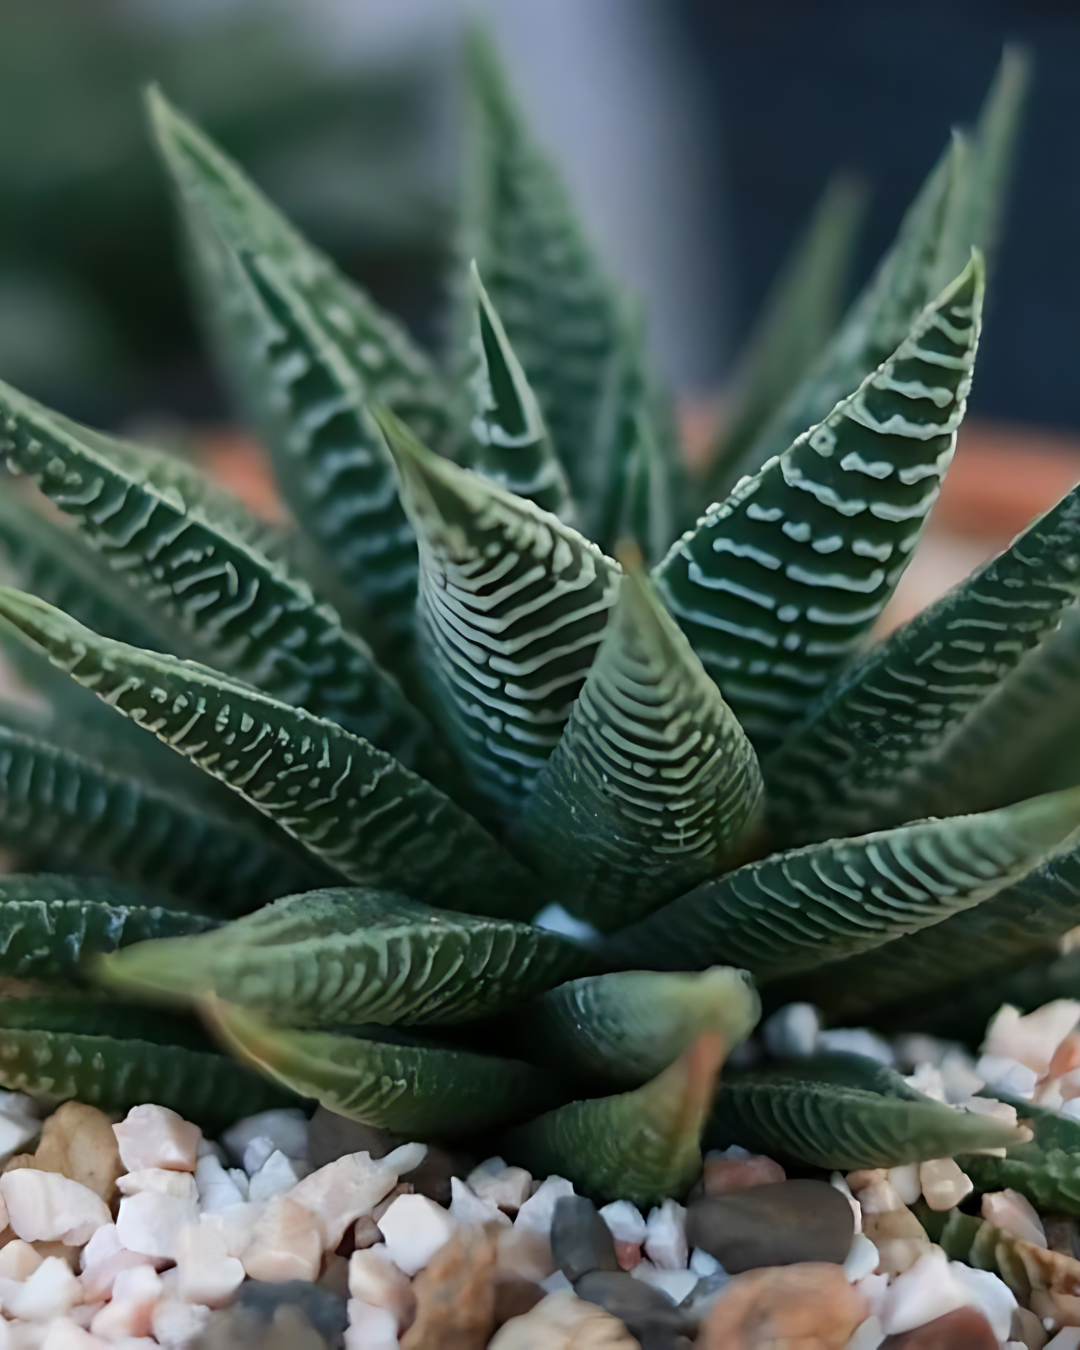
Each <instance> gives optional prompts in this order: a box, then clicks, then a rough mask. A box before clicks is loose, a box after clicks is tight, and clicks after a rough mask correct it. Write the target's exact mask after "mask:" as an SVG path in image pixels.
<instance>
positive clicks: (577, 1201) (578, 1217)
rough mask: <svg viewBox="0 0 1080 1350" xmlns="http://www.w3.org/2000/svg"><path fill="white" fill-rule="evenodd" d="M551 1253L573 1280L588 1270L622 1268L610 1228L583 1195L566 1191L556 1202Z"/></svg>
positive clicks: (569, 1278)
mask: <svg viewBox="0 0 1080 1350" xmlns="http://www.w3.org/2000/svg"><path fill="white" fill-rule="evenodd" d="M551 1254H552V1256H553V1257H554V1259H555V1264H556V1265H557V1266H558V1267H559V1269H560V1270H561V1271H562V1273H563V1274H564V1275H565V1276H566V1278H567V1279H568V1280H569V1281H570V1282H571V1284H572V1283H573V1282H574V1281H575V1280H578V1279H580V1278H581V1276H582V1275H584V1274H585V1273H586V1272H587V1271H590V1270H618V1268H619V1262H618V1258H617V1256H616V1254H615V1242H614V1240H613V1238H612V1236H611V1232H610V1230H609V1228H608V1226H607V1224H606V1223H605V1222H604V1221H603V1219H602V1218H601V1217H600V1215H599V1214H598V1213H597V1211H596V1206H595V1205H594V1204H593V1202H592V1201H591V1200H586V1198H585V1197H584V1196H583V1195H563V1196H560V1197H559V1199H558V1200H557V1201H556V1202H555V1210H554V1214H553V1217H552V1221H551Z"/></svg>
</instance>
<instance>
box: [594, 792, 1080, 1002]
mask: <svg viewBox="0 0 1080 1350" xmlns="http://www.w3.org/2000/svg"><path fill="white" fill-rule="evenodd" d="M1078 826H1080V788H1072V789H1069V790H1067V791H1065V792H1061V793H1053V794H1051V795H1050V796H1047V797H1037V798H1035V799H1034V800H1033V801H1029V802H1023V803H1021V804H1020V805H1018V806H1011V807H1007V808H1006V809H1004V810H1002V811H991V812H987V813H986V814H984V815H974V816H957V817H953V818H951V819H948V820H929V821H921V822H918V823H917V824H914V825H905V826H902V827H900V828H899V829H894V830H883V831H881V832H880V833H877V834H871V835H867V836H865V837H863V838H858V839H830V840H828V841H826V842H823V843H820V844H811V845H810V846H809V847H807V848H802V849H796V850H792V851H791V852H788V853H778V854H775V855H774V856H773V857H771V858H766V859H765V860H764V861H763V862H755V863H750V864H749V865H748V866H746V867H742V868H740V869H739V870H738V871H735V872H732V873H730V874H729V875H728V876H726V877H721V878H719V879H717V880H714V881H707V882H705V883H704V884H703V885H701V886H699V887H697V889H696V890H693V891H691V892H690V893H689V895H684V896H681V897H680V898H679V899H678V900H673V901H672V902H671V903H670V904H669V905H665V906H664V907H663V909H660V910H658V911H657V912H656V913H655V914H653V915H652V916H651V917H650V918H648V919H645V920H644V921H642V922H641V923H638V924H635V925H634V926H633V927H632V928H628V929H626V930H625V931H624V932H621V933H618V934H616V935H615V936H614V937H612V938H611V939H609V941H608V943H607V946H606V949H605V952H606V955H608V956H609V958H610V959H611V960H613V961H618V962H619V964H621V965H633V964H636V963H638V962H642V963H647V964H648V965H650V966H652V967H653V968H655V969H664V970H679V969H687V968H689V969H700V968H702V967H704V966H707V965H709V964H711V963H713V962H716V961H733V962H737V963H738V964H739V965H741V966H745V967H746V968H747V969H748V970H749V971H751V972H752V973H753V974H754V975H755V976H756V977H757V978H759V979H776V978H779V977H781V976H786V975H791V974H794V973H796V972H798V971H803V970H812V969H815V968H816V967H817V966H819V965H821V964H822V963H823V962H828V961H837V960H840V959H842V958H843V957H846V956H853V955H855V954H857V953H860V952H865V951H867V950H869V949H871V948H874V947H879V946H881V944H883V943H889V944H892V943H893V942H894V941H895V940H896V939H902V938H904V937H905V936H906V935H907V934H909V933H913V932H916V931H917V930H919V929H926V928H928V927H929V928H930V934H929V938H928V941H929V942H930V943H931V944H932V943H933V942H934V941H935V938H934V935H935V934H937V933H938V932H940V929H939V928H938V927H936V926H934V925H939V924H940V923H941V921H942V920H943V919H946V918H948V917H949V915H951V914H954V913H956V911H958V910H965V909H968V908H970V907H971V906H973V905H979V904H980V903H983V902H986V901H988V900H989V897H991V896H993V895H995V894H996V893H997V892H998V891H1000V890H1001V889H1002V888H1003V887H1005V886H1008V885H1009V883H1010V882H1013V881H1015V880H1017V879H1018V878H1019V877H1022V876H1024V875H1025V874H1026V873H1027V872H1029V871H1030V870H1031V869H1032V868H1033V867H1035V866H1036V865H1037V864H1038V863H1040V862H1041V861H1042V860H1043V859H1044V858H1045V857H1046V855H1047V853H1048V852H1049V851H1050V850H1051V849H1053V848H1055V847H1056V846H1057V845H1059V844H1060V843H1061V842H1062V841H1063V840H1065V839H1066V838H1067V837H1068V836H1069V835H1070V834H1072V832H1073V831H1074V830H1075V829H1076V828H1077V827H1078ZM888 950H891V946H890V948H889V949H888Z"/></svg>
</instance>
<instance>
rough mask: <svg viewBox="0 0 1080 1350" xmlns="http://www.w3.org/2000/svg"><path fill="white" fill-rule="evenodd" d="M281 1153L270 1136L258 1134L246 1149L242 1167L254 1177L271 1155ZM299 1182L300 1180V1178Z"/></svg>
mask: <svg viewBox="0 0 1080 1350" xmlns="http://www.w3.org/2000/svg"><path fill="white" fill-rule="evenodd" d="M279 1152H280V1149H276V1148H275V1147H274V1141H273V1140H272V1139H271V1138H270V1136H269V1135H266V1134H257V1135H256V1136H255V1138H254V1139H253V1140H252V1141H251V1143H250V1144H248V1146H247V1148H246V1149H244V1157H243V1161H242V1162H241V1163H240V1166H241V1167H242V1168H243V1169H244V1171H245V1172H246V1173H247V1174H248V1176H249V1177H253V1176H254V1175H255V1173H256V1172H257V1171H258V1170H259V1168H260V1167H262V1165H263V1163H264V1162H266V1160H267V1158H269V1157H270V1156H271V1154H273V1153H279ZM282 1156H284V1155H282ZM297 1180H299V1177H298V1178H297ZM294 1184H295V1183H294Z"/></svg>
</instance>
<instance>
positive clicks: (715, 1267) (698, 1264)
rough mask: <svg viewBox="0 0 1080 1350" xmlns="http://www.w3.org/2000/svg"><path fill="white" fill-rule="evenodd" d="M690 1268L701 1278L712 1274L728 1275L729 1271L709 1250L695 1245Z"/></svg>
mask: <svg viewBox="0 0 1080 1350" xmlns="http://www.w3.org/2000/svg"><path fill="white" fill-rule="evenodd" d="M687 1264H688V1268H689V1269H690V1270H692V1271H693V1272H694V1274H695V1275H696V1276H697V1277H698V1278H699V1279H708V1278H709V1277H710V1276H712V1275H723V1276H725V1277H726V1276H727V1271H726V1270H725V1269H724V1267H723V1266H722V1265H721V1264H720V1262H719V1261H718V1260H717V1259H716V1257H715V1256H713V1255H711V1254H710V1253H709V1252H706V1251H702V1249H701V1248H700V1247H695V1248H694V1250H693V1251H692V1252H691V1253H690V1260H689V1262H688V1263H687Z"/></svg>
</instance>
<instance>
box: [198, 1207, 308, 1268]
mask: <svg viewBox="0 0 1080 1350" xmlns="http://www.w3.org/2000/svg"><path fill="white" fill-rule="evenodd" d="M268 1207H269V1206H268V1204H267V1205H248V1204H243V1205H230V1206H229V1207H228V1208H227V1209H216V1210H214V1211H213V1212H212V1213H209V1214H206V1213H203V1214H200V1215H199V1222H200V1223H201V1224H203V1225H204V1226H205V1227H206V1228H212V1229H214V1230H215V1231H216V1232H218V1233H220V1234H221V1236H222V1238H223V1239H224V1241H225V1250H226V1251H227V1252H228V1253H229V1255H230V1256H242V1255H243V1254H244V1252H245V1251H246V1250H247V1248H248V1246H249V1245H250V1243H251V1240H252V1238H253V1237H254V1236H255V1229H256V1228H257V1227H258V1225H259V1222H260V1221H261V1219H262V1218H263V1216H264V1215H265V1213H266V1210H267V1208H268ZM305 1213H307V1211H306V1210H305ZM311 1218H312V1220H313V1222H314V1225H315V1231H316V1232H317V1233H318V1234H319V1235H320V1238H321V1235H322V1229H321V1227H320V1225H319V1221H318V1219H316V1218H315V1216H314V1215H311Z"/></svg>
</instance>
